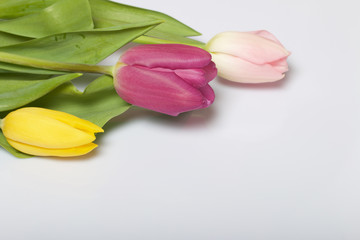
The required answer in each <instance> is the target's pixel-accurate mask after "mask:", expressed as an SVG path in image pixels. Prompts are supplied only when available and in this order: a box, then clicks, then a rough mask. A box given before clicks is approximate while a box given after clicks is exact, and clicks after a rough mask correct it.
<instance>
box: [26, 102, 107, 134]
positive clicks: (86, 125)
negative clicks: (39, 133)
mask: <svg viewBox="0 0 360 240" xmlns="http://www.w3.org/2000/svg"><path fill="white" fill-rule="evenodd" d="M19 110H20V109H19ZM21 111H24V112H25V111H26V112H32V113H36V114H41V115H43V116H47V117H50V118H54V119H56V120H58V121H60V122H63V123H66V124H67V125H69V126H72V127H74V128H77V129H80V130H83V131H87V132H92V133H97V132H104V130H103V129H102V128H101V127H99V126H97V125H96V124H94V123H92V122H90V121H87V120H85V119H81V118H78V117H76V116H74V115H71V114H68V113H65V112H61V111H55V110H50V109H46V108H37V107H27V108H21Z"/></svg>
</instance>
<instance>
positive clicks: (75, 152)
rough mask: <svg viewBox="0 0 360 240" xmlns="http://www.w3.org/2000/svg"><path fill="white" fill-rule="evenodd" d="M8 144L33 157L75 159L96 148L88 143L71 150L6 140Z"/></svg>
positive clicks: (93, 144)
mask: <svg viewBox="0 0 360 240" xmlns="http://www.w3.org/2000/svg"><path fill="white" fill-rule="evenodd" d="M8 142H9V144H10V145H11V146H13V147H14V148H15V149H17V150H19V151H21V152H24V153H27V154H30V155H35V156H54V157H75V156H81V155H84V154H87V153H89V152H91V151H92V150H93V149H94V148H96V147H97V145H96V144H95V143H89V144H85V145H82V146H78V147H73V148H65V149H49V148H41V147H36V146H31V145H27V144H24V143H19V142H16V141H12V140H10V139H8Z"/></svg>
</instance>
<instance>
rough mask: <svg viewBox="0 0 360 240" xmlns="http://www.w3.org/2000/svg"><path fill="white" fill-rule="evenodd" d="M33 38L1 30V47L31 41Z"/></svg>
mask: <svg viewBox="0 0 360 240" xmlns="http://www.w3.org/2000/svg"><path fill="white" fill-rule="evenodd" d="M30 39H31V38H27V37H21V36H17V35H14V34H10V33H5V32H0V47H4V46H9V45H14V44H18V43H22V42H25V41H29V40H30Z"/></svg>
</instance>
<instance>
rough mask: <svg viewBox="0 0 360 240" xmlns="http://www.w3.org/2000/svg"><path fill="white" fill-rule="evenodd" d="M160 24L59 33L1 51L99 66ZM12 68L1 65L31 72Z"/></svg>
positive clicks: (0, 64) (41, 71) (3, 48)
mask: <svg viewBox="0 0 360 240" xmlns="http://www.w3.org/2000/svg"><path fill="white" fill-rule="evenodd" d="M157 24H159V21H152V22H146V23H134V24H126V25H123V26H117V27H110V28H105V29H94V30H90V31H80V32H71V33H64V34H56V35H53V36H48V37H44V38H39V39H34V40H30V41H28V42H25V43H20V44H16V45H11V46H6V47H0V51H1V52H8V53H14V54H17V55H23V56H28V57H33V58H39V59H44V60H50V61H57V62H68V63H85V64H97V63H99V62H100V61H102V60H103V59H105V58H106V57H108V56H109V55H111V54H112V53H114V52H115V51H116V50H118V49H119V48H121V47H122V46H124V45H125V44H126V43H128V42H130V41H132V40H133V39H135V38H137V37H139V36H140V35H142V34H144V33H145V32H147V31H148V30H150V29H152V28H153V27H154V26H156V25H157ZM11 65H12V64H7V63H6V64H5V63H3V62H0V69H5V70H11V71H24V72H26V71H28V70H29V68H28V67H24V68H23V67H22V66H15V65H12V66H13V67H12V69H10V68H11ZM114 65H115V63H114ZM30 70H31V72H32V73H37V72H36V69H31V68H30ZM43 72H44V70H39V72H38V73H39V74H43ZM45 74H48V72H47V73H45Z"/></svg>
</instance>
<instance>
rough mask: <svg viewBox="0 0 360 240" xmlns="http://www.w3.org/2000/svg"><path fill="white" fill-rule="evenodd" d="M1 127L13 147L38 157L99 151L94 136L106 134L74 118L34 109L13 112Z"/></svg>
mask: <svg viewBox="0 0 360 240" xmlns="http://www.w3.org/2000/svg"><path fill="white" fill-rule="evenodd" d="M0 127H1V129H2V132H3V134H4V136H5V137H6V139H7V141H8V142H9V144H10V145H11V146H12V147H14V148H15V149H17V150H19V151H21V152H24V153H27V154H31V155H36V156H59V157H72V156H79V155H84V154H86V153H88V152H90V151H92V150H93V149H94V148H96V147H97V145H96V144H94V143H92V142H93V141H94V140H95V135H94V133H97V132H103V130H102V129H101V128H100V127H98V126H97V125H95V124H93V123H91V122H89V121H87V120H84V119H81V118H78V117H75V116H73V115H71V114H68V113H64V112H60V111H54V110H49V109H44V108H35V107H27V108H20V109H18V110H15V111H13V112H10V113H9V114H8V115H7V116H6V117H5V118H4V119H2V121H1V123H0Z"/></svg>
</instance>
